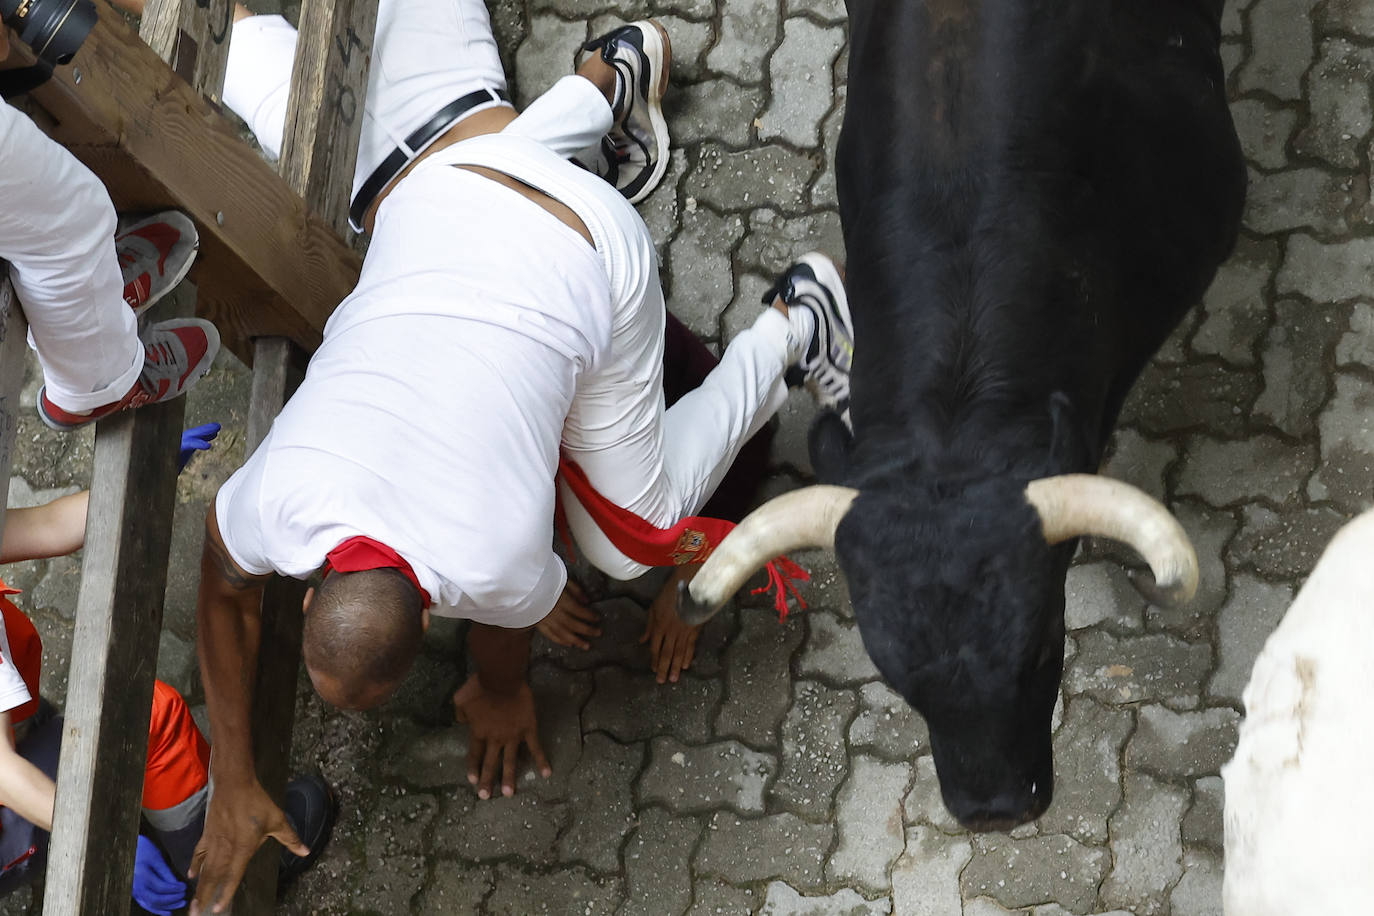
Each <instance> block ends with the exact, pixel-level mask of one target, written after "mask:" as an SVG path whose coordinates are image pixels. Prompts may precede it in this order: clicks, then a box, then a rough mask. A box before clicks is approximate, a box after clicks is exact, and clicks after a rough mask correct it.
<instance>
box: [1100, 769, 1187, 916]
mask: <svg viewBox="0 0 1374 916" xmlns="http://www.w3.org/2000/svg"><path fill="white" fill-rule="evenodd" d="M1125 789H1126V801H1125V803H1124V804H1122V806H1121V807H1120V808H1119V809H1118V810H1117V811H1116V813H1115V814H1113V815H1112V819H1111V835H1112V839H1111V847H1112V869H1111V873H1110V874H1108V875H1107V878H1106V880H1105V881H1103V882H1102V890H1101V893H1102V897H1101V899H1102V900H1103V901H1104V902H1105V903H1106V904H1107V905H1108V906H1119V907H1122V908H1124V909H1128V910H1130V911H1131V912H1132V913H1135V914H1136V916H1154V914H1156V913H1165V912H1167V909H1166V907H1167V903H1166V901H1164V900H1163V899H1161V898H1160V896H1159V892H1160V889H1161V888H1166V887H1169V886H1170V885H1172V884H1173V883H1174V882H1175V881H1177V880H1178V879H1179V877H1180V876H1181V875H1182V874H1183V846H1182V843H1181V841H1180V839H1179V821H1180V819H1181V818H1182V817H1183V812H1184V811H1185V810H1186V808H1187V805H1188V799H1187V796H1186V795H1185V794H1184V792H1183V791H1182V790H1181V789H1178V788H1176V787H1174V786H1171V785H1168V784H1167V783H1162V782H1157V781H1156V780H1154V779H1151V778H1150V777H1149V776H1145V775H1138V774H1135V773H1130V772H1128V773H1127V775H1126V779H1125Z"/></svg>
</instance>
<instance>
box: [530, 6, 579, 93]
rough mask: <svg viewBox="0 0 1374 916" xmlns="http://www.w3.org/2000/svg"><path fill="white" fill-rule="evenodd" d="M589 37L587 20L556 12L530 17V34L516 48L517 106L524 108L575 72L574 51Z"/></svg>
mask: <svg viewBox="0 0 1374 916" xmlns="http://www.w3.org/2000/svg"><path fill="white" fill-rule="evenodd" d="M586 40H587V23H586V22H585V21H584V20H582V19H578V20H576V21H574V22H568V21H566V20H564V19H560V18H558V17H557V16H551V15H536V16H533V17H531V19H530V31H529V35H528V36H527V37H526V38H525V40H524V41H523V42H521V43H520V48H519V49H518V50H517V51H516V52H515V69H516V72H517V73H518V74H519V79H518V80H516V87H515V88H516V93H515V98H516V101H517V106H518V107H519V108H520V109H521V110H524V108H525V107H526V106H528V105H529V103H530V102H532V101H534V100H535V99H536V98H538V97H539V96H540V95H542V94H543V93H544V92H545V90H547V89H548V88H549V87H550V86H552V85H553V84H554V83H556V82H558V80H559V79H561V78H562V77H564V76H567V75H568V74H569V73H571V72H572V64H573V54H574V53H575V52H576V51H577V49H578V48H579V47H581V45H582V43H583V42H584V41H586Z"/></svg>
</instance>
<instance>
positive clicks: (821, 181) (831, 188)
mask: <svg viewBox="0 0 1374 916" xmlns="http://www.w3.org/2000/svg"><path fill="white" fill-rule="evenodd" d="M847 95H848V87H847V86H842V85H841V86H836V87H835V107H834V108H833V109H831V111H830V114H829V115H827V116H826V119H825V123H824V124H822V125H821V149H823V150H824V151H825V153H826V156H827V158H826V167H825V169H824V170H823V171H822V172H821V175H820V177H819V178H817V179H816V183H815V184H813V185H812V186H811V205H812V206H814V207H837V206H839V203H840V199H839V195H838V194H837V193H836V190H835V148H836V146H837V145H838V144H839V142H840V125H841V124H842V123H844V101H845V98H846V96H847Z"/></svg>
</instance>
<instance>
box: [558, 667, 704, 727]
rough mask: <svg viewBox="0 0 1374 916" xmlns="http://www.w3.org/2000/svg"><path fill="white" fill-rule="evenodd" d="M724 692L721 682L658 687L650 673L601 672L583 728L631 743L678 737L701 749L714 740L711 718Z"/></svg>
mask: <svg viewBox="0 0 1374 916" xmlns="http://www.w3.org/2000/svg"><path fill="white" fill-rule="evenodd" d="M721 690H722V688H721V684H720V682H719V681H714V680H711V681H707V680H700V679H698V678H695V677H692V676H690V675H685V676H684V677H683V678H682V680H680V681H678V682H677V683H676V684H659V683H657V682H656V681H655V680H654V676H653V675H652V674H650V673H647V672H645V673H634V674H631V673H629V672H627V671H624V670H622V669H620V668H602V669H601V670H599V671H597V672H596V690H595V691H594V692H593V693H592V698H591V700H590V701H589V702H588V703H587V706H586V709H585V711H584V712H583V714H582V719H583V724H582V727H583V730H584V731H586V732H592V731H598V730H600V731H605V732H609V733H610V734H611V736H612V737H614V738H615V739H616V740H618V741H622V742H627V743H628V742H631V741H644V740H647V739H649V738H653V737H655V736H657V735H675V736H677V737H678V738H680V739H682V740H683V741H686V742H689V743H693V744H699V743H701V742H703V741H706V740H708V739H709V738H710V735H711V713H712V711H713V710H714V709H715V706H716V703H717V702H718V701H719V700H720V694H721Z"/></svg>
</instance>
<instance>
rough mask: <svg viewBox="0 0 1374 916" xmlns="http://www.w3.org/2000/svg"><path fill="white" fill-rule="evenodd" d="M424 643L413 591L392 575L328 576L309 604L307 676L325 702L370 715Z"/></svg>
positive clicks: (420, 610) (420, 613)
mask: <svg viewBox="0 0 1374 916" xmlns="http://www.w3.org/2000/svg"><path fill="white" fill-rule="evenodd" d="M423 638H424V625H423V608H422V607H421V601H420V596H419V593H418V591H417V590H416V589H415V587H414V586H413V585H411V584H410V583H409V582H408V581H407V580H406V579H405V577H403V576H401V575H400V574H399V573H397V572H395V571H394V570H388V569H374V570H367V571H365V572H355V573H337V572H335V573H331V574H330V575H329V576H328V577H327V578H326V579H325V581H324V583H323V584H322V585H321V586H320V589H319V592H318V594H317V595H316V596H315V597H314V599H313V601H311V602H310V605H309V607H308V610H307V613H306V617H305V634H304V644H303V647H302V648H303V650H304V655H305V665H306V670H307V671H309V673H310V679H311V681H312V682H313V683H314V685H315V689H316V690H317V691H318V692H319V694H320V696H321V697H322V698H324V699H325V700H326V701H327V702H329V703H332V704H333V705H335V706H338V707H341V708H343V709H371V708H372V707H374V706H378V705H380V704H381V703H383V702H385V701H386V700H387V699H388V698H389V697H390V696H391V695H392V694H393V693H394V692H395V691H396V688H397V687H399V686H400V684H401V681H402V680H404V678H405V675H406V673H407V672H408V671H409V670H410V667H411V665H412V664H414V662H415V657H416V656H417V655H418V654H419V652H420V644H421V641H422V640H423Z"/></svg>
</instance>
